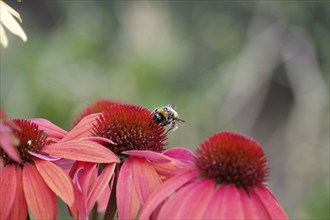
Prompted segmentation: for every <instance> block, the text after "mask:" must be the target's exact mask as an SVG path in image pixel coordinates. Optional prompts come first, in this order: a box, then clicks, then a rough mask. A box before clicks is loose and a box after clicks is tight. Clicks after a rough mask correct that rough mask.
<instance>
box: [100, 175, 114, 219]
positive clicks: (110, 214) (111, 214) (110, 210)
mask: <svg viewBox="0 0 330 220" xmlns="http://www.w3.org/2000/svg"><path fill="white" fill-rule="evenodd" d="M110 182H111V181H110ZM109 185H110V183H109ZM116 185H117V173H115V175H114V181H113V186H112V189H111V194H110V198H109V201H108V206H107V209H106V210H105V214H104V218H103V220H113V219H114V218H115V214H116V211H117V200H116ZM110 187H111V186H110Z"/></svg>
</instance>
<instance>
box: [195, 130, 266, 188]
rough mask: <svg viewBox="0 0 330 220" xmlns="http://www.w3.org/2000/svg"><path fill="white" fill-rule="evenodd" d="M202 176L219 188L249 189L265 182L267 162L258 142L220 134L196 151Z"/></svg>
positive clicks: (228, 134) (232, 134) (223, 133)
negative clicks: (230, 185)
mask: <svg viewBox="0 0 330 220" xmlns="http://www.w3.org/2000/svg"><path fill="white" fill-rule="evenodd" d="M196 155H197V162H196V165H197V167H198V170H199V173H200V176H201V177H203V178H211V179H214V180H215V181H216V182H217V183H218V184H234V185H236V187H237V188H239V187H242V188H244V189H248V188H249V187H253V186H256V185H259V184H262V183H263V182H264V181H265V178H266V177H267V175H268V168H267V167H266V165H267V158H266V156H265V154H264V152H263V150H262V148H261V147H260V146H259V144H258V143H257V142H255V141H254V140H252V139H251V138H248V137H245V136H243V135H240V134H235V133H230V132H221V133H217V134H215V135H213V136H212V137H210V138H209V139H208V140H206V141H204V142H203V143H202V144H201V147H200V148H198V149H197V150H196Z"/></svg>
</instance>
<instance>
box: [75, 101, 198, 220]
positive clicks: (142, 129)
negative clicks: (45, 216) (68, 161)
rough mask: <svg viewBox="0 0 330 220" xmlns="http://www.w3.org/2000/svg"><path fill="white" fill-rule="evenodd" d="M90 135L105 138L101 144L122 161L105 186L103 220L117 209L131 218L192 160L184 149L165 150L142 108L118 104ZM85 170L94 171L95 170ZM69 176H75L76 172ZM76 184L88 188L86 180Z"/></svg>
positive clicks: (160, 132) (122, 216) (158, 130)
mask: <svg viewBox="0 0 330 220" xmlns="http://www.w3.org/2000/svg"><path fill="white" fill-rule="evenodd" d="M89 117H90V118H92V117H94V116H93V115H90V116H89ZM84 134H85V135H87V134H88V132H84ZM92 134H93V136H94V137H102V138H106V139H108V140H109V141H108V142H104V144H103V145H104V146H106V147H107V148H108V149H110V150H111V151H113V152H114V153H115V154H116V155H117V156H118V157H119V158H121V164H119V165H117V166H116V168H115V171H114V172H115V175H114V178H113V179H112V180H111V181H110V183H108V185H109V188H111V196H110V198H109V201H108V205H107V209H106V212H105V217H104V218H105V219H112V218H113V217H114V216H115V213H116V210H118V218H119V219H134V218H135V217H136V216H137V214H138V212H139V209H140V208H141V206H142V205H143V203H144V201H145V200H146V198H147V197H148V196H149V194H150V193H151V192H152V191H153V190H154V189H155V188H156V187H158V186H159V185H160V184H162V183H163V181H164V180H165V179H166V178H168V177H170V176H172V175H174V173H177V172H179V168H180V167H186V166H189V165H188V164H187V163H186V162H185V160H186V161H190V160H189V159H187V158H190V157H192V155H191V154H190V153H189V152H188V151H186V150H184V149H171V150H168V151H164V150H165V148H164V147H165V145H166V142H165V141H166V139H167V136H166V133H165V129H164V127H163V126H162V125H160V124H158V123H155V122H154V120H153V116H152V114H151V111H150V110H148V109H146V108H144V107H141V106H136V105H128V104H118V105H114V106H112V107H110V108H109V109H107V110H106V111H104V112H103V113H102V114H99V116H98V117H97V118H96V120H95V121H94V123H93V129H92ZM176 154H177V156H173V155H176ZM79 166H81V167H83V165H82V164H80V165H79ZM88 169H89V170H90V171H89V172H91V173H93V172H95V170H94V171H92V170H93V169H94V168H88ZM86 170H87V168H86ZM71 175H73V176H77V175H76V172H72V173H71ZM77 183H79V184H81V183H83V184H84V185H89V184H88V180H87V179H86V178H85V179H83V180H80V178H78V181H77ZM104 183H105V182H103V184H104ZM97 187H100V185H98V186H97ZM102 188H103V189H104V185H102ZM88 190H92V188H89V189H88ZM90 208H91V206H89V209H90ZM77 209H78V210H79V208H77ZM81 210H83V209H81ZM89 211H90V210H87V213H88V212H89Z"/></svg>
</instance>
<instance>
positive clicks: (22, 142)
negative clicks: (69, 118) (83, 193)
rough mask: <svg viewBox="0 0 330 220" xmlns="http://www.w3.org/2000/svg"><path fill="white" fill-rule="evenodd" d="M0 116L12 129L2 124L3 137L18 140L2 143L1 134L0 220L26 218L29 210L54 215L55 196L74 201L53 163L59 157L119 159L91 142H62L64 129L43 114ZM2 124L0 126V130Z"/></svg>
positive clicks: (66, 181)
mask: <svg viewBox="0 0 330 220" xmlns="http://www.w3.org/2000/svg"><path fill="white" fill-rule="evenodd" d="M5 119H6V120H4V122H1V125H7V127H5V128H11V129H10V130H8V129H7V130H8V134H7V135H6V136H5V137H10V135H11V136H14V137H15V138H17V139H18V141H17V142H16V143H14V144H13V143H12V144H11V145H10V147H8V146H7V147H4V143H5V144H6V143H7V142H4V141H3V140H6V138H3V137H1V139H0V140H1V142H0V144H1V146H0V147H1V148H0V159H1V167H0V188H1V190H0V219H25V218H26V217H27V215H28V209H29V210H30V213H31V214H32V215H33V216H34V217H35V218H37V219H56V215H57V199H56V196H59V197H60V198H61V199H62V200H63V201H64V202H65V203H66V204H68V205H69V206H73V205H74V204H75V191H74V187H73V184H72V180H71V178H70V176H69V175H68V174H67V173H66V172H65V171H64V170H63V169H62V168H61V167H60V166H58V165H56V164H55V162H57V161H59V160H61V158H67V159H72V160H80V161H85V160H87V161H91V162H108V163H110V162H116V161H118V159H117V157H116V156H115V155H114V154H113V153H112V152H111V151H109V150H108V149H106V148H104V147H103V146H102V145H100V144H98V143H95V142H93V141H90V140H84V139H79V140H74V139H69V140H68V138H67V139H66V141H62V140H65V139H64V137H66V136H67V135H69V133H67V132H66V131H64V130H62V129H61V128H59V127H57V126H56V125H54V124H52V123H51V122H49V121H47V120H45V119H31V120H10V119H8V118H5ZM3 128H4V126H1V132H2V131H3ZM9 134H10V135H9ZM71 137H72V135H71ZM13 149H15V151H13ZM12 152H16V153H17V154H18V155H16V154H13V153H12ZM13 155H14V156H15V157H13ZM17 158H18V159H19V160H18V159H17ZM91 198H92V199H94V198H95V197H94V196H92V197H91Z"/></svg>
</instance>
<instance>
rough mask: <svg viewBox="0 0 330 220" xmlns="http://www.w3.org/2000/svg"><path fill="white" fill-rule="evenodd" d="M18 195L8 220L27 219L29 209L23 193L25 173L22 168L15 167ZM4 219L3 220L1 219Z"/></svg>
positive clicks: (16, 194)
mask: <svg viewBox="0 0 330 220" xmlns="http://www.w3.org/2000/svg"><path fill="white" fill-rule="evenodd" d="M15 174H16V175H15V178H16V182H17V185H16V193H15V199H14V203H13V206H12V209H11V212H10V213H9V216H8V219H26V216H27V214H28V208H27V204H26V201H25V197H24V191H23V177H22V175H23V173H22V169H21V168H20V167H17V166H15ZM1 219H2V218H1Z"/></svg>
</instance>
